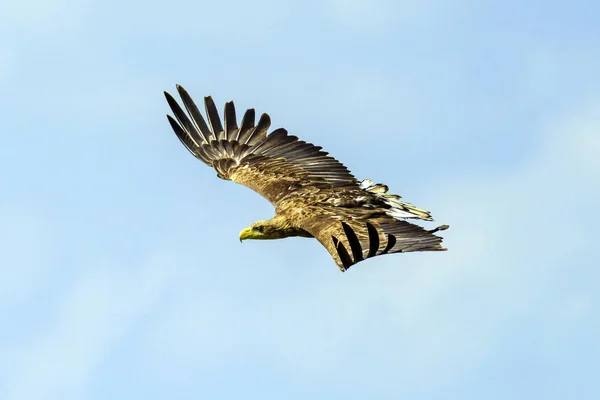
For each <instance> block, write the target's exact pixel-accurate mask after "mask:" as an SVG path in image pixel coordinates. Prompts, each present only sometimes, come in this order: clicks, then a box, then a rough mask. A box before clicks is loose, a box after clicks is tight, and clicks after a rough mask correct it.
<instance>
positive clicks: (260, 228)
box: [253, 225, 265, 233]
mask: <svg viewBox="0 0 600 400" xmlns="http://www.w3.org/2000/svg"><path fill="white" fill-rule="evenodd" d="M253 229H254V230H255V231H258V232H260V233H262V232H263V231H264V230H265V228H264V227H263V226H262V225H256V226H255V227H254V228H253Z"/></svg>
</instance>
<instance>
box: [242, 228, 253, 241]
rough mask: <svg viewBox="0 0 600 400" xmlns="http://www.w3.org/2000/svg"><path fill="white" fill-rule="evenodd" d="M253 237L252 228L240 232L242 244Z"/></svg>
mask: <svg viewBox="0 0 600 400" xmlns="http://www.w3.org/2000/svg"><path fill="white" fill-rule="evenodd" d="M250 237H252V229H251V228H246V229H244V230H243V231H241V232H240V243H242V240H245V239H248V238H250Z"/></svg>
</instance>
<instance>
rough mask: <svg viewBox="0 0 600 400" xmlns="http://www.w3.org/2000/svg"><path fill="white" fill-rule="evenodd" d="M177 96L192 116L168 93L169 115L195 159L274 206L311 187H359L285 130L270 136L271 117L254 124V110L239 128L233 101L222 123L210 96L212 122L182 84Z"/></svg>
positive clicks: (340, 167) (314, 148)
mask: <svg viewBox="0 0 600 400" xmlns="http://www.w3.org/2000/svg"><path fill="white" fill-rule="evenodd" d="M177 91H178V92H179V95H180V96H181V99H182V101H183V105H184V107H185V109H186V110H187V113H186V112H184V111H183V109H182V108H181V107H180V106H179V104H178V103H177V101H176V100H175V99H174V98H173V97H172V96H171V95H170V94H169V93H167V92H165V96H166V98H167V102H168V103H169V106H170V107H171V110H172V111H173V114H174V115H175V118H173V117H171V116H170V115H168V116H167V117H168V119H169V122H170V123H171V127H172V128H173V130H174V131H175V133H176V134H177V137H178V138H179V139H180V140H181V142H182V143H183V144H184V146H185V147H186V148H187V149H188V150H189V151H190V152H191V153H192V154H193V155H194V157H196V158H197V159H199V160H201V161H202V162H204V163H205V164H206V165H209V166H211V167H213V168H214V169H215V170H216V171H217V175H218V176H219V177H220V178H223V179H227V180H231V181H234V182H237V183H240V184H242V185H244V186H247V187H249V188H250V189H252V190H254V191H255V192H257V193H259V194H260V195H262V196H263V197H265V198H266V199H267V200H269V202H271V203H272V204H273V205H277V203H278V202H279V201H280V200H281V199H282V198H284V197H286V196H287V195H288V194H289V193H291V192H293V191H295V190H298V189H300V188H302V187H306V186H316V187H319V188H337V187H348V186H352V187H357V186H358V182H357V180H356V179H355V178H354V176H352V174H350V171H348V169H347V168H346V167H345V166H344V165H343V164H341V163H340V162H339V161H337V160H336V159H335V158H333V157H330V156H328V155H327V154H328V153H326V152H324V151H322V150H321V147H319V146H315V145H313V144H311V143H307V142H304V141H302V140H298V138H297V137H296V136H292V135H288V133H287V131H286V130H285V129H282V128H280V129H276V130H274V131H272V132H271V133H270V134H268V135H267V131H268V129H269V126H270V125H271V120H270V118H269V116H268V115H267V114H262V116H261V117H260V119H259V121H258V123H256V124H255V112H254V109H249V110H248V111H246V113H245V114H244V116H243V118H242V120H241V123H240V125H239V126H238V124H237V119H236V114H235V108H234V105H233V102H228V103H226V104H225V111H224V116H225V118H224V124H221V119H220V117H219V113H218V111H217V108H216V106H215V103H214V102H213V100H212V98H211V97H210V96H209V97H205V98H204V105H205V109H206V116H207V119H208V123H207V122H206V121H205V119H204V117H203V116H202V114H201V113H200V110H199V109H198V107H197V106H196V104H195V103H194V101H193V100H192V98H191V97H190V95H189V94H188V93H187V92H186V91H185V89H184V88H182V87H181V86H179V85H177ZM188 115H189V116H188Z"/></svg>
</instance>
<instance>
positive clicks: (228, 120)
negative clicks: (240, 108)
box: [225, 101, 238, 140]
mask: <svg viewBox="0 0 600 400" xmlns="http://www.w3.org/2000/svg"><path fill="white" fill-rule="evenodd" d="M237 130H238V125H237V119H236V115H235V106H234V105H233V101H228V102H227V103H225V139H227V140H233V139H234V138H235V135H236V134H237Z"/></svg>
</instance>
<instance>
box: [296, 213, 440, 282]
mask: <svg viewBox="0 0 600 400" xmlns="http://www.w3.org/2000/svg"><path fill="white" fill-rule="evenodd" d="M383 211H384V210H381V212H377V211H374V210H365V209H361V208H359V209H352V208H351V209H342V208H337V207H329V206H327V207H313V208H312V209H311V210H310V212H307V213H305V215H307V217H306V218H304V219H303V220H302V221H301V222H300V224H299V226H300V227H301V228H302V229H304V230H306V231H307V232H309V233H310V234H311V235H313V236H314V237H315V238H316V239H317V240H318V241H319V242H320V243H321V244H322V245H323V246H324V247H325V248H326V249H327V251H329V254H331V256H332V257H333V259H334V260H335V262H336V264H337V265H338V267H339V268H340V270H342V271H345V270H347V269H348V268H350V267H351V266H352V265H354V264H356V263H358V262H361V261H363V260H366V259H367V258H371V257H376V256H380V255H383V254H393V253H407V252H412V251H444V250H446V249H445V248H444V247H442V244H441V243H442V240H443V239H442V238H441V237H439V236H436V235H434V233H435V232H438V231H442V230H445V229H447V228H448V225H442V226H439V227H437V228H435V229H432V230H426V229H424V228H422V227H420V226H418V225H415V224H411V223H410V222H406V221H400V220H397V219H395V218H393V217H391V216H389V215H387V214H385V212H383Z"/></svg>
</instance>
